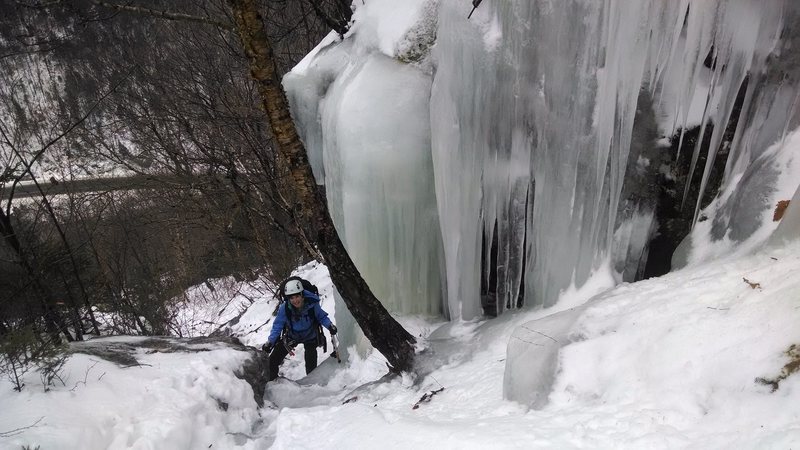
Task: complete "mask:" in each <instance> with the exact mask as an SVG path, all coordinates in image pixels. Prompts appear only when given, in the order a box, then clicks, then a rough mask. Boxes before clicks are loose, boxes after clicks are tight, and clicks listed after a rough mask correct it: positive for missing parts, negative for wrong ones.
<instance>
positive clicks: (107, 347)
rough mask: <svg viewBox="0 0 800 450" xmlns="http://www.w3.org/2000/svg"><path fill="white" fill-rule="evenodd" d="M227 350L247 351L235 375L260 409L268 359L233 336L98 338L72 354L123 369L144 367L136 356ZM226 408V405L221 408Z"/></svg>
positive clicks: (80, 344)
mask: <svg viewBox="0 0 800 450" xmlns="http://www.w3.org/2000/svg"><path fill="white" fill-rule="evenodd" d="M220 347H228V348H230V349H232V350H237V351H242V352H247V353H249V354H250V358H248V359H247V361H246V362H245V363H244V364H243V365H242V367H240V368H239V370H237V371H236V373H235V375H236V377H237V378H240V379H242V380H244V381H246V382H247V383H248V384H249V385H250V386H251V387H252V388H253V397H254V399H255V401H256V403H257V404H258V406H263V403H264V389H265V387H266V384H267V379H268V376H269V373H268V365H267V358H266V356H265V355H264V353H263V352H260V351H258V350H256V349H255V348H253V347H247V346H244V345H242V343H241V342H239V340H238V339H236V338H233V337H223V336H217V337H197V338H187V339H179V338H171V337H162V336H158V337H128V338H126V339H125V340H116V339H115V338H112V339H97V340H91V341H82V342H74V343H72V344H71V345H70V349H69V352H70V353H83V354H88V355H93V356H97V357H98V358H103V359H105V360H107V361H111V362H113V363H115V364H117V365H119V366H120V367H133V366H138V365H141V363H140V362H139V361H138V360H137V359H136V354H137V353H139V352H141V351H144V352H145V353H175V352H184V353H199V352H206V351H210V350H218V349H219V348H220ZM221 406H222V407H223V408H224V405H221Z"/></svg>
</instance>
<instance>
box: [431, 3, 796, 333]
mask: <svg viewBox="0 0 800 450" xmlns="http://www.w3.org/2000/svg"><path fill="white" fill-rule="evenodd" d="M461 6H462V5H461V4H460V3H459V2H456V1H449V0H444V1H443V2H442V5H441V8H440V15H439V30H438V39H437V45H436V47H435V49H434V57H435V60H436V72H435V77H434V82H433V91H432V96H431V115H432V116H431V119H432V125H433V126H432V132H433V136H432V142H433V155H434V167H435V175H436V188H437V197H438V200H439V202H438V206H439V213H440V221H441V223H442V230H443V231H442V232H443V239H444V248H445V259H446V265H447V277H448V278H447V282H448V286H449V298H448V304H449V308H450V311H451V313H453V314H456V313H460V314H461V315H462V316H463V317H472V316H475V315H476V314H477V313H478V309H477V307H476V306H475V305H478V304H479V299H478V298H476V297H477V294H476V293H477V292H478V291H479V288H480V278H479V277H480V270H479V268H480V267H481V266H482V265H483V266H486V265H487V264H486V262H485V261H484V262H482V261H481V254H482V252H480V251H477V250H475V248H476V247H477V246H479V245H481V243H487V242H488V243H491V242H492V241H493V238H494V236H493V233H497V236H496V240H497V242H498V245H497V261H498V262H497V265H496V267H489V270H496V271H497V285H498V288H497V295H498V299H497V302H498V306H499V308H501V309H502V308H503V307H506V306H508V307H514V306H515V304H517V303H518V302H517V296H518V293H519V292H520V290H522V291H523V292H524V303H525V304H526V305H545V306H547V305H551V304H553V303H554V302H555V301H556V300H557V298H558V294H559V292H560V291H561V290H563V289H565V288H567V287H568V286H570V285H571V284H575V285H580V284H582V283H583V282H584V281H585V280H586V279H587V277H588V276H589V275H590V274H591V272H592V271H593V270H595V269H596V268H597V267H598V266H599V265H601V264H604V263H606V261H611V260H613V261H621V266H622V268H623V271H624V270H628V271H630V269H627V267H630V266H633V267H636V266H638V265H639V264H640V263H641V258H643V257H646V256H645V255H646V251H645V248H646V244H647V234H648V233H649V232H650V231H649V228H650V226H651V225H652V224H651V225H648V223H649V219H648V214H649V213H648V211H647V210H646V209H636V208H633V209H632V212H631V213H630V214H627V215H626V214H621V211H620V208H621V206H622V205H623V204H625V202H627V201H628V200H629V199H627V198H624V197H623V195H624V193H625V192H626V190H625V189H623V188H624V186H625V184H626V183H627V182H628V180H626V173H629V171H628V170H627V169H628V166H629V164H631V163H635V162H637V161H633V160H631V159H630V157H631V147H632V145H633V144H634V135H635V133H634V131H635V130H636V129H637V127H639V126H641V125H640V123H637V120H638V118H637V109H641V107H642V105H641V103H640V101H639V99H640V97H641V92H647V93H648V97H650V98H652V109H653V114H655V117H656V120H657V122H658V125H659V130H660V132H661V135H662V136H665V137H669V136H671V135H672V134H673V133H674V132H675V131H676V130H679V129H685V128H686V126H687V124H689V123H690V122H692V121H697V123H698V124H700V125H701V126H702V127H703V128H704V129H705V128H708V132H709V133H711V150H710V151H709V156H708V158H707V160H706V166H705V167H700V168H695V167H692V170H699V171H702V172H703V176H702V185H703V186H704V185H705V184H706V183H707V180H708V176H709V172H710V168H711V167H712V166H713V162H714V155H715V154H716V152H717V150H718V149H720V148H722V147H723V134H724V132H725V129H726V125H727V124H728V121H729V119H730V117H731V115H732V111H733V107H734V103H735V100H736V97H737V94H738V93H739V91H740V88H741V87H742V85H743V83H747V85H746V89H747V91H746V92H747V93H746V96H745V100H744V105H743V107H742V117H743V118H745V119H744V120H741V121H740V123H741V124H740V126H739V127H738V128H737V130H736V134H735V137H734V139H733V142H732V143H730V146H729V147H728V146H727V144H726V146H725V147H726V148H725V150H726V151H728V152H729V154H730V159H729V162H728V166H727V176H726V181H727V182H731V180H734V179H735V178H736V176H737V175H738V174H741V173H742V172H743V171H744V170H745V169H746V167H747V166H748V165H749V162H750V161H753V160H754V157H753V156H752V154H753V153H754V152H756V153H757V152H760V151H763V150H764V149H765V148H766V146H768V144H770V143H772V142H774V140H776V139H779V138H780V133H776V132H775V131H776V130H775V129H772V130H770V128H774V127H777V128H780V129H785V127H790V128H789V129H791V127H794V126H795V125H796V121H795V120H794V119H793V118H791V117H790V116H791V114H792V113H793V111H794V110H793V109H792V108H793V107H794V99H795V98H796V96H797V89H796V88H795V85H794V84H793V80H791V79H787V78H786V77H784V78H783V79H777V80H776V79H775V78H776V77H775V75H772V74H773V72H774V70H773V69H771V64H772V63H773V62H774V60H780V59H781V55H780V54H779V52H778V50H779V47H778V46H779V44H780V43H781V42H785V35H786V31H785V29H784V24H785V19H786V18H787V17H789V16H790V14H788V12H787V11H788V10H789V9H796V8H797V7H794V6H788V5H787V2H785V1H784V0H769V1H767V2H763V1H755V0H740V1H726V0H716V1H690V0H681V1H672V0H669V1H667V0H646V1H637V2H631V1H623V0H606V1H603V2H582V1H551V0H537V1H529V0H524V1H523V0H519V1H492V0H488V1H486V2H484V3H483V4H482V5H481V7H480V8H478V11H476V13H475V14H474V15H473V17H472V19H471V20H470V21H467V19H466V17H465V15H464V14H462V12H463V11H462V9H463V8H462V7H461ZM782 38H783V40H782ZM787 50H788V49H787ZM709 55H710V56H709ZM709 58H711V63H710V64H707V63H708V61H707V60H708V59H709ZM794 70H795V68H791V69H790V70H789V72H792V71H794ZM784 72H786V70H784ZM771 75H772V76H771ZM786 99H792V100H786ZM698 105H699V110H700V111H701V113H700V114H699V117H698V114H697V111H698ZM709 124H714V125H717V126H715V127H713V131H711V127H710V126H708V125H709ZM770 124H772V125H770ZM701 141H702V138H701V139H699V140H698V142H701ZM635 145H647V143H639V144H635ZM650 145H651V146H652V147H656V146H657V143H656V142H655V139H654V141H653V142H651V143H650ZM682 151H693V152H694V155H693V158H692V166H694V165H696V163H697V161H698V154H699V151H700V149H699V144H698V146H697V148H695V149H682ZM636 153H637V154H639V153H640V152H638V151H637V152H636ZM689 179H691V176H690V177H689ZM701 190H702V187H701ZM698 205H699V203H698ZM688 207H690V208H695V205H688ZM696 215H697V212H696V213H695V216H696ZM513 218H516V220H514V219H513ZM495 223H497V224H498V225H499V226H498V227H497V229H496V231H495ZM522 223H524V226H522V225H521V224H522ZM625 227H628V229H626V228H625ZM631 227H633V228H636V230H633V229H631ZM641 228H646V229H647V231H646V232H644V234H643V233H642V232H641ZM634 231H635V232H634ZM523 248H524V251H522V249H523ZM488 253H489V252H486V251H484V252H483V255H484V257H486V255H487V254H488ZM523 268H524V272H525V273H524V277H523V273H522V272H523ZM523 280H524V282H523ZM523 284H524V289H522V288H523V286H522V285H523ZM501 286H502V289H501Z"/></svg>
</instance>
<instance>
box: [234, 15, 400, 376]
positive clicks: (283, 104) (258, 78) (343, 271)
mask: <svg viewBox="0 0 800 450" xmlns="http://www.w3.org/2000/svg"><path fill="white" fill-rule="evenodd" d="M229 3H230V5H231V7H232V8H233V14H234V18H235V21H236V32H237V33H238V35H239V38H240V39H241V41H242V46H243V47H244V50H245V53H246V54H247V57H248V59H249V61H250V73H251V75H252V77H253V79H254V80H255V82H256V84H257V86H258V89H259V94H260V96H261V101H262V103H263V107H264V109H265V110H266V112H267V116H268V118H269V123H270V127H271V129H272V133H273V135H274V138H275V142H276V144H277V149H276V153H277V158H276V164H275V167H276V171H277V172H278V173H277V180H278V181H277V183H278V188H279V190H280V194H281V195H282V196H283V197H284V199H285V200H286V201H287V203H288V205H289V207H290V208H291V209H292V214H293V215H294V220H295V221H296V223H297V224H298V227H300V229H301V230H302V233H303V235H304V236H305V237H306V238H307V239H309V240H311V241H313V242H315V243H316V244H317V246H318V247H319V250H320V253H322V255H323V256H324V257H325V262H326V263H327V265H328V269H329V270H330V273H331V278H332V280H333V283H334V284H335V285H336V287H337V288H338V289H339V292H341V293H342V297H343V299H344V302H345V305H347V309H349V310H350V312H351V313H352V314H353V317H354V318H355V320H356V322H358V324H359V325H360V326H361V329H362V330H363V331H364V334H365V335H366V337H367V339H369V341H370V342H371V343H372V345H373V346H374V347H375V348H376V349H378V351H380V352H381V353H382V354H383V355H384V356H385V357H386V359H387V360H388V361H389V364H390V365H391V368H392V370H394V371H403V370H409V369H411V367H412V363H413V358H414V347H413V344H414V342H415V340H414V337H413V336H411V335H410V334H409V333H408V332H407V331H406V330H405V329H404V328H403V327H402V326H401V325H400V324H399V323H397V321H396V320H394V318H393V317H392V316H391V315H390V314H389V312H388V311H386V308H384V307H383V305H382V304H381V303H380V301H378V299H377V298H375V295H374V294H373V293H372V291H371V290H370V289H369V286H367V283H366V282H365V281H364V279H363V278H362V277H361V274H360V273H359V271H358V269H357V268H356V266H355V264H354V263H353V261H352V260H351V259H350V256H349V255H348V253H347V251H346V250H345V248H344V245H343V244H342V241H341V239H339V235H338V234H337V233H336V229H335V228H334V226H333V220H332V219H331V216H330V213H329V211H328V206H327V202H326V200H325V197H324V195H322V194H321V190H320V189H319V188H318V187H317V184H316V182H315V180H314V176H313V174H312V172H311V166H310V165H309V163H308V156H307V155H306V150H305V147H304V146H303V143H302V142H301V141H300V137H299V135H298V134H297V128H296V127H295V125H294V122H292V117H291V115H290V113H289V104H288V102H287V100H286V95H285V93H284V92H283V88H282V87H281V82H280V79H279V76H278V71H277V68H276V65H275V58H274V54H273V51H272V47H271V45H270V42H269V39H268V37H267V33H266V29H265V25H264V20H263V18H262V17H261V14H260V13H259V12H258V2H257V1H256V0H229Z"/></svg>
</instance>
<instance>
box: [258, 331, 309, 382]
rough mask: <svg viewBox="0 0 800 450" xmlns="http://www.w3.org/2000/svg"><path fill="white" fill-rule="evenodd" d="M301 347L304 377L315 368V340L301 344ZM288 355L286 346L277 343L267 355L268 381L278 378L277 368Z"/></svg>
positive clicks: (280, 342)
mask: <svg viewBox="0 0 800 450" xmlns="http://www.w3.org/2000/svg"><path fill="white" fill-rule="evenodd" d="M303 346H304V347H305V360H306V375H308V374H309V373H311V371H312V370H314V369H316V368H317V340H316V339H314V340H313V341H308V342H303ZM288 354H289V349H287V348H286V344H284V343H283V341H279V342H278V345H276V346H275V348H274V349H273V350H272V353H270V354H269V381H272V380H274V379H276V378H278V368H279V367H280V366H281V364H283V360H284V359H286V355H288Z"/></svg>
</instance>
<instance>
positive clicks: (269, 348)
mask: <svg viewBox="0 0 800 450" xmlns="http://www.w3.org/2000/svg"><path fill="white" fill-rule="evenodd" d="M273 348H275V344H273V343H272V342H269V341H267V343H266V344H264V345H262V346H261V350H262V351H263V352H265V353H271V352H272V349H273Z"/></svg>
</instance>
